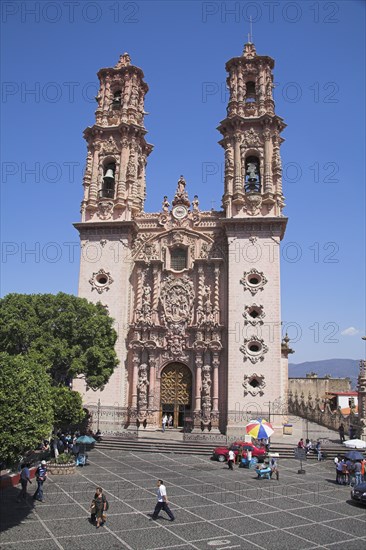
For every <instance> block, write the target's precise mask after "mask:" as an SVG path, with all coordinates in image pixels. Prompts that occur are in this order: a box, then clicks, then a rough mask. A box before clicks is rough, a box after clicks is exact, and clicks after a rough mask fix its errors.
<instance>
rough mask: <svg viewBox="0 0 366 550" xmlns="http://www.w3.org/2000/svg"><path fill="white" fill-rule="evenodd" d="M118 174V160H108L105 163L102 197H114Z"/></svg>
mask: <svg viewBox="0 0 366 550" xmlns="http://www.w3.org/2000/svg"><path fill="white" fill-rule="evenodd" d="M115 176H116V162H115V161H114V160H110V159H108V160H106V161H104V163H103V181H102V188H101V190H100V198H103V199H114V190H115Z"/></svg>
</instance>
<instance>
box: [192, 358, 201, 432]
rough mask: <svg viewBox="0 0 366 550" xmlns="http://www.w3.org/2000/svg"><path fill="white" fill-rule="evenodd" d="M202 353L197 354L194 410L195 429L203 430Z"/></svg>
mask: <svg viewBox="0 0 366 550" xmlns="http://www.w3.org/2000/svg"><path fill="white" fill-rule="evenodd" d="M202 365H203V359H202V353H197V354H196V380H195V388H194V396H195V397H194V402H195V403H194V411H193V429H194V431H200V430H201V416H202V412H201V386H202Z"/></svg>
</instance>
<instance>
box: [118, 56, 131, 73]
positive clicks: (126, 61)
mask: <svg viewBox="0 0 366 550" xmlns="http://www.w3.org/2000/svg"><path fill="white" fill-rule="evenodd" d="M129 65H131V57H130V56H129V54H128V53H126V52H125V53H124V54H122V55H121V56H120V58H119V60H118V63H117V65H116V66H115V69H120V68H121V67H128V66H129Z"/></svg>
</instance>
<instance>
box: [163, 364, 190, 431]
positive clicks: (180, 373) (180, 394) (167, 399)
mask: <svg viewBox="0 0 366 550" xmlns="http://www.w3.org/2000/svg"><path fill="white" fill-rule="evenodd" d="M191 403H192V373H191V371H190V370H189V368H188V367H187V366H186V365H182V364H181V363H170V364H169V365H167V366H166V367H164V369H163V371H162V373H161V379H160V412H161V415H163V414H166V415H167V416H168V417H169V415H172V417H173V427H174V428H180V427H183V426H184V418H185V416H186V414H187V413H188V411H190V410H191Z"/></svg>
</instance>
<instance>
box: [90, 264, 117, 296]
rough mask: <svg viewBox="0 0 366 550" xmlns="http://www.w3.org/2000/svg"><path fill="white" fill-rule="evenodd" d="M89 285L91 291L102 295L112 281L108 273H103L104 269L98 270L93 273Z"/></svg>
mask: <svg viewBox="0 0 366 550" xmlns="http://www.w3.org/2000/svg"><path fill="white" fill-rule="evenodd" d="M89 283H90V284H91V286H92V291H93V290H96V291H97V292H98V294H102V292H104V291H105V290H106V291H108V290H109V287H110V285H111V284H112V283H113V279H112V277H111V274H110V273H109V271H108V272H107V271H104V269H100V270H99V271H96V272H95V273H93V275H92V276H91V278H90V279H89Z"/></svg>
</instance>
